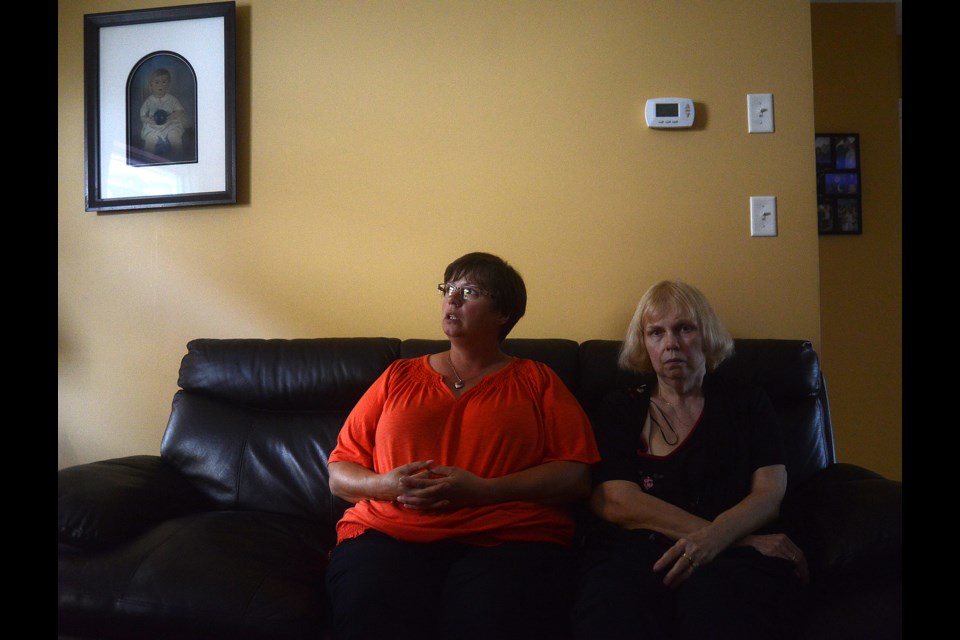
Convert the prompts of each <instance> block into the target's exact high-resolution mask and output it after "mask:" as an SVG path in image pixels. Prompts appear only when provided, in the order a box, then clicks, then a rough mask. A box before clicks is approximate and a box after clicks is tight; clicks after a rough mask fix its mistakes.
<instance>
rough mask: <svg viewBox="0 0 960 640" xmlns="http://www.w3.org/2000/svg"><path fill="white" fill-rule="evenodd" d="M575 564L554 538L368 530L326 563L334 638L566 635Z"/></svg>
mask: <svg viewBox="0 0 960 640" xmlns="http://www.w3.org/2000/svg"><path fill="white" fill-rule="evenodd" d="M572 575H573V561H572V556H571V552H570V550H569V549H567V548H566V547H562V546H560V545H556V544H539V543H526V542H517V543H505V544H500V545H497V546H494V547H478V546H474V545H464V544H459V543H454V542H433V543H425V544H418V543H409V542H401V541H399V540H396V539H394V538H391V537H390V536H387V535H384V534H382V533H378V532H368V533H365V534H363V535H362V536H359V537H357V538H354V539H352V540H347V541H344V542H343V543H341V544H340V545H338V546H337V547H336V548H335V549H334V550H333V553H332V554H331V557H330V565H329V567H328V568H327V591H328V594H329V596H330V600H331V604H332V607H333V616H334V637H335V638H336V639H337V640H353V639H363V640H371V639H381V638H390V639H391V640H405V639H408V638H409V639H411V640H412V639H413V638H417V640H423V639H424V638H431V639H436V640H439V639H450V640H454V639H456V640H461V639H463V640H465V639H469V638H478V639H479V638H483V639H484V640H510V639H512V638H516V639H518V640H521V639H522V640H533V639H536V638H556V637H562V636H563V635H564V634H567V635H569V625H568V617H567V615H568V612H569V606H570V599H571V596H572V582H571V578H572Z"/></svg>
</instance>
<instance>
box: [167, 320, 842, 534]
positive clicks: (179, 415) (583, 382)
mask: <svg viewBox="0 0 960 640" xmlns="http://www.w3.org/2000/svg"><path fill="white" fill-rule="evenodd" d="M620 344H621V343H620V342H619V341H616V340H590V341H587V342H584V343H582V344H578V343H577V342H575V341H573V340H564V339H547V338H544V339H538V338H529V339H528V338H508V339H507V340H505V341H504V343H503V350H504V351H505V352H506V353H509V354H511V355H514V356H519V357H524V358H530V359H533V360H538V361H540V362H544V363H545V364H547V365H549V366H550V367H551V368H552V369H553V370H554V371H556V372H557V374H558V375H559V376H560V378H561V379H562V380H563V381H564V383H565V384H566V385H567V386H568V387H569V388H570V389H571V390H572V391H573V392H574V394H575V395H576V396H577V397H578V399H579V400H580V402H581V403H582V404H583V406H584V408H585V409H586V410H587V411H588V412H589V411H590V410H591V409H592V408H593V407H594V406H596V403H597V402H598V401H599V400H600V398H602V397H603V395H605V394H606V392H607V391H608V390H610V389H612V388H614V387H616V386H619V385H624V384H629V383H631V382H632V381H633V380H635V379H637V378H638V376H636V375H635V374H630V373H627V372H624V371H622V370H620V369H619V368H618V367H617V364H616V360H617V355H618V353H619V349H620ZM448 346H449V344H448V343H447V341H446V340H416V339H409V340H403V341H401V340H399V339H395V338H304V339H294V340H279V339H272V340H271V339H255V338H243V339H198V340H193V341H191V342H190V343H189V344H188V345H187V354H186V355H185V356H184V358H183V361H182V363H181V366H180V377H179V385H180V390H179V391H178V392H177V393H176V395H175V396H174V400H173V408H172V411H171V415H170V420H169V423H168V425H167V430H166V432H165V433H164V437H163V441H162V443H161V451H160V453H161V457H162V458H163V459H164V460H165V461H166V462H168V463H169V464H172V465H174V466H175V467H177V468H178V469H179V471H180V472H181V473H182V474H183V475H184V476H185V477H186V478H187V479H188V480H190V481H191V483H192V484H193V485H194V486H196V487H197V488H198V489H199V490H200V491H201V492H202V493H203V494H204V495H206V496H207V497H208V498H209V499H211V500H213V501H214V503H215V504H217V505H218V506H219V507H220V508H223V509H251V510H262V511H279V512H282V513H290V514H294V515H299V516H305V517H310V518H315V519H318V520H321V521H323V522H327V523H330V524H332V523H333V522H335V521H336V520H337V519H338V518H339V516H340V514H341V513H342V510H343V508H344V506H345V503H343V502H342V501H341V500H338V499H335V498H333V497H331V495H330V492H329V479H328V475H327V468H326V463H327V457H328V455H329V453H330V452H331V451H332V450H333V447H334V445H335V444H336V438H337V434H338V433H339V431H340V428H341V427H342V425H343V422H344V420H346V417H347V415H348V414H349V412H350V410H351V409H352V408H353V406H354V404H356V402H357V400H359V398H360V396H361V395H362V394H363V392H364V391H365V390H366V389H367V388H368V387H369V386H370V385H371V384H372V383H373V381H374V380H375V379H376V378H377V377H378V376H379V375H380V374H381V373H382V372H383V371H384V369H386V367H387V366H388V365H389V364H390V363H391V362H393V360H395V359H397V358H413V357H418V356H422V355H425V354H428V353H436V352H438V351H442V350H444V349H446V348H448ZM718 373H720V374H722V375H729V376H734V377H737V378H740V379H743V380H748V381H750V382H753V383H755V384H758V385H759V386H761V387H763V388H764V389H765V390H766V391H767V393H768V394H769V395H770V397H771V399H772V401H773V404H774V406H775V408H776V409H777V411H778V415H779V416H780V418H781V423H782V427H783V430H784V432H783V434H784V441H785V443H786V449H787V455H788V472H789V474H790V482H791V486H794V485H795V484H797V483H800V482H802V481H803V480H804V479H806V478H807V477H808V476H809V475H810V474H812V473H813V472H814V471H816V470H818V469H821V468H823V467H825V466H826V465H827V464H829V463H831V462H834V461H835V455H834V449H833V434H832V431H831V423H830V412H829V406H828V404H827V395H826V388H825V385H824V382H823V375H822V373H821V371H820V366H819V359H818V357H817V354H816V352H814V350H813V347H812V345H811V344H810V343H809V342H806V341H801V340H744V339H741V340H736V342H735V355H734V356H733V357H731V358H730V359H729V360H728V361H727V362H725V363H724V364H723V365H721V367H720V369H719V370H718Z"/></svg>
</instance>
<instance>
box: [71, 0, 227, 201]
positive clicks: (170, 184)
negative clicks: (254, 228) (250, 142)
mask: <svg viewBox="0 0 960 640" xmlns="http://www.w3.org/2000/svg"><path fill="white" fill-rule="evenodd" d="M236 121H237V118H236V3H235V2H214V3H209V4H195V5H181V6H173V7H163V8H157V9H139V10H135V11H114V12H109V13H94V14H86V15H84V146H85V149H84V155H85V164H86V166H85V181H86V185H85V198H86V210H87V211H97V212H105V211H121V210H130V211H139V210H144V209H155V208H158V207H189V206H198V205H215V204H236V202H237V159H236V146H237V132H236Z"/></svg>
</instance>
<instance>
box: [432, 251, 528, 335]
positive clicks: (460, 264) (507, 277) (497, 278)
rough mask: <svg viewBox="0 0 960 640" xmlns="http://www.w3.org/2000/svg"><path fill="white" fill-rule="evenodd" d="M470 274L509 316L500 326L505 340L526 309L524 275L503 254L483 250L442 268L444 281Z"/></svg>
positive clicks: (496, 305)
mask: <svg viewBox="0 0 960 640" xmlns="http://www.w3.org/2000/svg"><path fill="white" fill-rule="evenodd" d="M467 276H469V277H470V278H471V279H472V280H474V284H477V285H479V286H480V287H481V288H483V289H485V290H486V291H487V292H488V293H489V294H490V296H491V297H492V298H493V309H494V310H495V311H498V312H499V313H502V314H504V315H505V316H506V317H507V322H506V323H505V324H504V325H503V327H501V329H500V340H501V341H502V340H503V339H504V338H506V337H507V334H508V333H510V331H511V330H512V329H513V327H514V326H515V325H516V324H517V322H519V321H520V318H522V317H523V314H524V313H526V311H527V287H526V285H524V283H523V278H522V277H521V276H520V274H519V273H518V272H517V270H516V269H514V268H513V267H512V266H510V265H509V264H507V261H506V260H504V259H503V258H500V257H499V256H495V255H493V254H492V253H483V252H481V251H475V252H473V253H468V254H466V255H464V256H460V257H459V258H457V259H456V260H454V261H453V262H451V263H450V264H449V265H447V268H446V270H445V271H444V272H443V280H444V282H453V281H454V280H457V279H458V278H463V277H467Z"/></svg>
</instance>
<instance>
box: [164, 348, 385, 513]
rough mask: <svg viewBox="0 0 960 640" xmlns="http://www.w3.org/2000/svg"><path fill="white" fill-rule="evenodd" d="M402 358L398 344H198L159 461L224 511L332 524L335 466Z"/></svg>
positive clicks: (184, 367) (183, 373)
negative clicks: (346, 427) (365, 397)
mask: <svg viewBox="0 0 960 640" xmlns="http://www.w3.org/2000/svg"><path fill="white" fill-rule="evenodd" d="M399 355H400V340H397V339H393V338H317V339H309V338H306V339H295V340H262V339H226V340H221V339H199V340H193V341H191V342H190V343H188V345H187V354H186V355H185V356H184V358H183V361H182V363H181V365H180V378H179V385H180V391H178V392H177V393H176V395H175V396H174V400H173V409H172V411H171V415H170V420H169V422H168V425H167V429H166V432H165V433H164V436H163V440H162V442H161V445H160V455H161V457H162V458H163V459H164V460H165V461H166V462H168V463H170V464H172V465H174V466H175V467H177V468H178V469H179V470H180V472H181V473H182V474H183V475H184V476H186V478H187V479H188V480H189V481H190V482H191V483H192V484H193V485H194V486H195V487H197V489H199V490H200V491H201V492H202V493H203V494H205V495H206V496H207V497H208V498H210V499H211V500H212V501H213V502H214V503H215V504H216V505H218V506H219V507H220V508H222V509H250V510H258V511H274V512H281V513H290V514H294V515H300V516H306V517H311V518H315V519H318V520H321V521H323V522H329V523H331V524H332V523H333V522H336V520H337V519H339V515H340V513H342V510H343V507H344V504H343V503H342V501H340V500H338V499H335V498H333V497H332V496H331V494H330V489H329V479H328V475H327V456H328V455H329V453H330V452H331V451H332V450H333V447H334V445H335V444H336V439H337V434H338V433H339V432H340V427H341V426H342V425H343V422H344V421H345V420H346V418H347V414H348V413H349V412H350V410H351V409H352V408H353V406H354V404H356V402H357V401H358V400H359V399H360V396H361V395H362V394H363V392H364V391H366V389H367V388H368V387H369V386H370V385H371V384H372V383H373V381H374V380H376V378H377V377H378V376H379V375H380V374H381V373H382V372H383V371H384V369H386V368H387V365H389V364H390V363H391V362H393V361H394V360H395V359H397V358H398V357H399Z"/></svg>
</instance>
